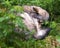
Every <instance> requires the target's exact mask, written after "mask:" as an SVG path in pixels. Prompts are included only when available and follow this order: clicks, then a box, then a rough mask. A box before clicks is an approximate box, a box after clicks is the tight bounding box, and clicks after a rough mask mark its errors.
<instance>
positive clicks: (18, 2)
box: [0, 0, 60, 48]
mask: <svg viewBox="0 0 60 48" xmlns="http://www.w3.org/2000/svg"><path fill="white" fill-rule="evenodd" d="M22 5H36V6H40V7H42V8H44V9H46V10H47V11H48V12H49V13H50V18H51V19H50V22H46V23H45V24H48V25H49V27H50V28H52V30H51V32H50V35H49V36H48V37H47V38H46V39H44V40H37V41H35V40H34V39H30V40H28V41H26V40H24V39H22V38H24V34H22V33H18V32H16V31H14V29H15V26H18V27H19V29H23V31H26V30H27V28H26V26H25V25H24V24H23V22H22V18H21V17H19V16H16V13H15V12H23V8H22V7H21V6H22ZM53 19H54V20H53ZM33 32H34V31H33ZM31 34H33V33H31ZM56 36H57V37H56ZM59 36H60V0H0V48H58V47H60V46H59V44H58V43H57V45H56V46H55V45H53V44H55V43H54V40H55V39H56V40H57V41H58V42H60V41H59V40H60V38H59ZM55 37H56V38H55ZM57 41H56V42H57Z"/></svg>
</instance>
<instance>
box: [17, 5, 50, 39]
mask: <svg viewBox="0 0 60 48" xmlns="http://www.w3.org/2000/svg"><path fill="white" fill-rule="evenodd" d="M23 9H24V12H23V13H17V16H21V17H22V18H23V23H24V24H25V25H26V26H27V28H28V30H29V31H32V30H35V33H34V34H33V35H32V37H33V38H35V39H43V38H45V37H46V36H47V35H48V34H49V32H50V28H42V23H43V21H48V19H49V13H48V12H47V11H46V10H44V9H42V8H41V7H38V6H27V5H25V6H23ZM28 38H29V37H28Z"/></svg>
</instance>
